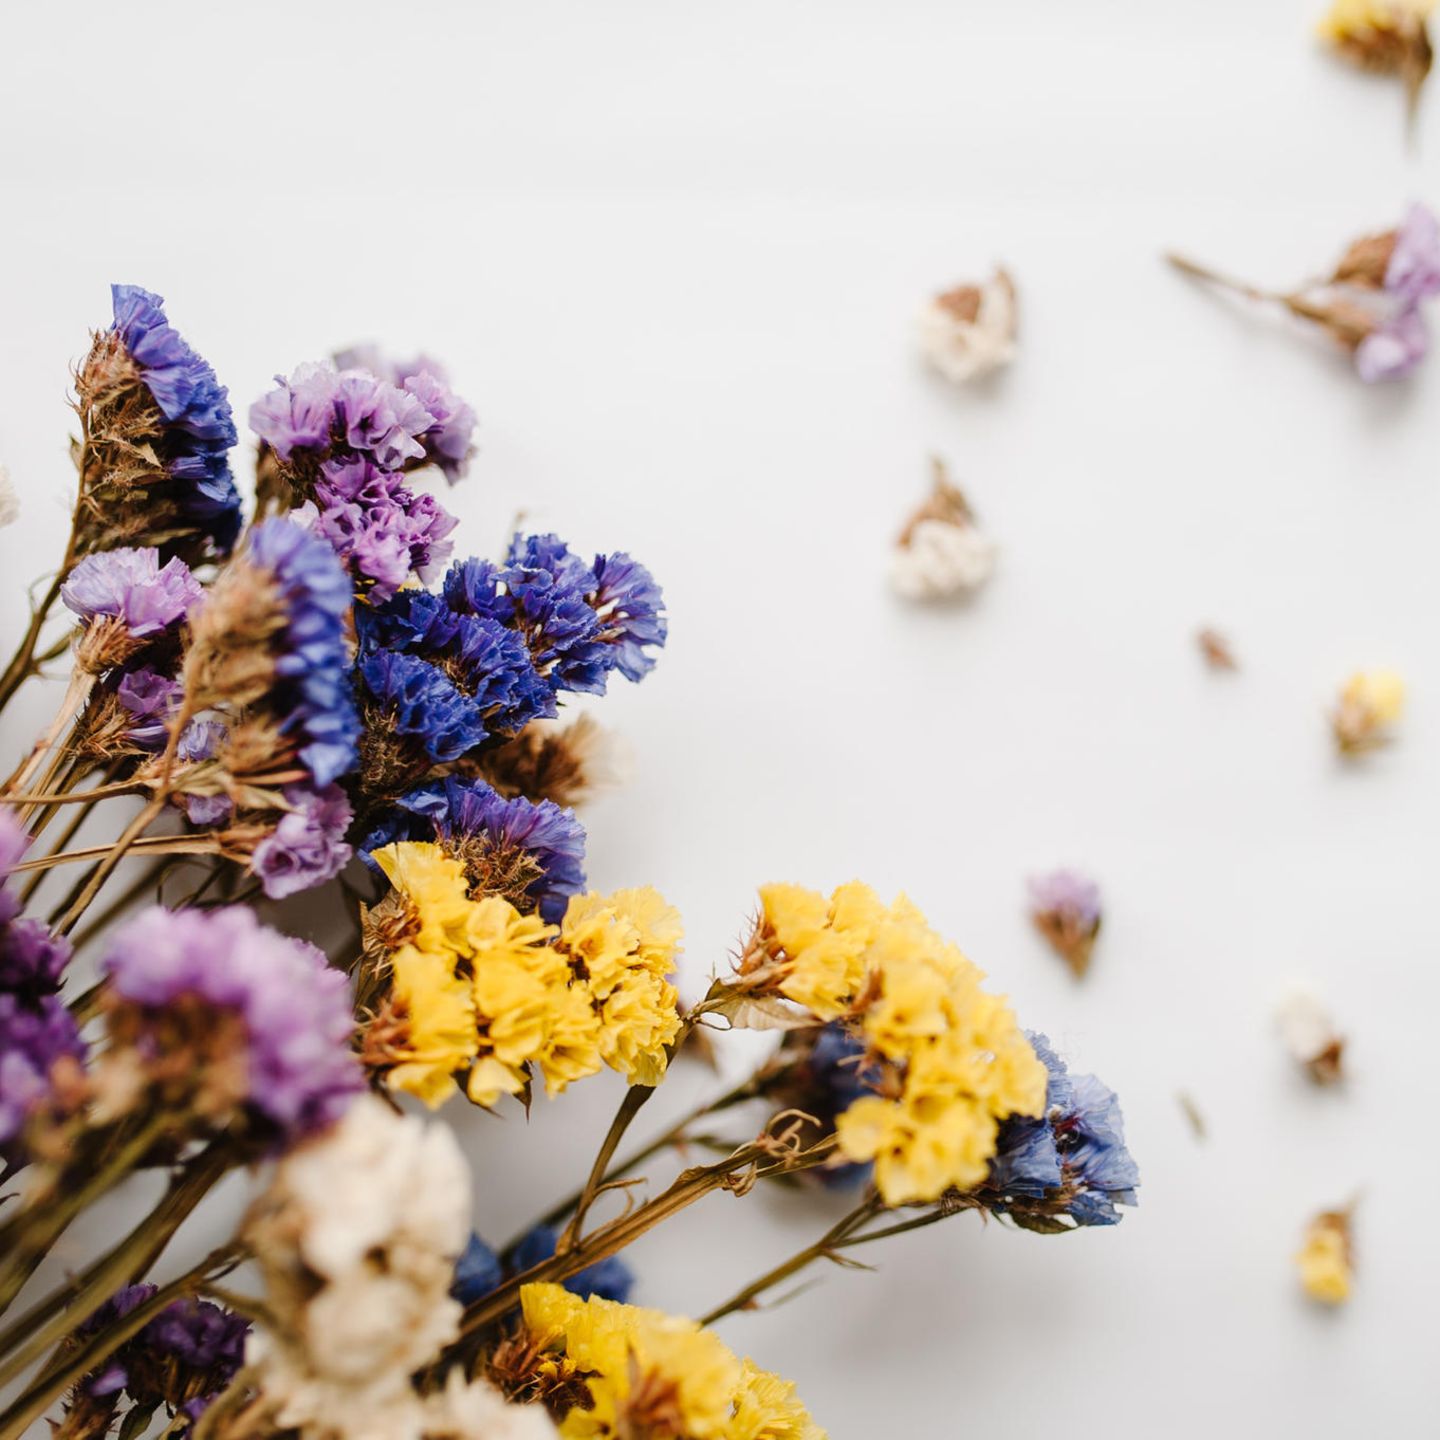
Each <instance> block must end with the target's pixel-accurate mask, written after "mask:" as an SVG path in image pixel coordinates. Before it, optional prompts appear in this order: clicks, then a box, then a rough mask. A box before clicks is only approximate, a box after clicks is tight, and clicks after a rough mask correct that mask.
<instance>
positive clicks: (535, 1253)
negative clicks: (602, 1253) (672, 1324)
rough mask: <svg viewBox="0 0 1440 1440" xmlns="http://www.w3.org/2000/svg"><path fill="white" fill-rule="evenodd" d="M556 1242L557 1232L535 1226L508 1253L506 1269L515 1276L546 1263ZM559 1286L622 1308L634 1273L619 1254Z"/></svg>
mask: <svg viewBox="0 0 1440 1440" xmlns="http://www.w3.org/2000/svg"><path fill="white" fill-rule="evenodd" d="M559 1243H560V1235H559V1232H558V1231H556V1230H554V1229H552V1228H551V1227H550V1226H549V1225H537V1226H535V1228H534V1229H533V1230H531V1231H530V1232H529V1233H528V1234H527V1235H525V1236H524V1238H523V1239H521V1240H520V1241H519V1243H518V1244H516V1246H515V1248H514V1249H513V1250H511V1251H510V1252H508V1253H507V1255H506V1256H505V1259H506V1261H507V1265H506V1268H507V1269H508V1270H509V1271H510V1273H511V1274H515V1275H518V1274H520V1273H521V1272H522V1271H525V1270H528V1269H530V1267H531V1266H532V1265H538V1264H540V1262H541V1261H542V1260H548V1259H549V1258H550V1257H551V1256H552V1255H553V1254H554V1253H555V1247H556V1246H557V1245H558V1244H559ZM561 1283H562V1284H563V1285H564V1286H565V1288H566V1289H567V1290H569V1291H570V1292H571V1293H572V1294H574V1295H579V1296H580V1297H581V1299H589V1297H590V1296H592V1295H596V1296H599V1298H600V1299H602V1300H615V1301H618V1302H619V1303H620V1304H622V1305H623V1304H624V1303H625V1301H627V1300H628V1299H629V1298H630V1292H631V1290H633V1289H634V1288H635V1272H634V1271H633V1270H632V1269H631V1268H630V1267H629V1266H628V1265H627V1264H626V1263H625V1262H624V1261H623V1260H622V1259H621V1258H620V1257H619V1256H618V1255H612V1256H610V1258H609V1259H608V1260H597V1261H596V1262H595V1264H593V1265H587V1266H586V1267H585V1268H584V1269H583V1270H577V1271H576V1272H575V1273H574V1274H573V1275H571V1276H570V1277H569V1278H568V1279H566V1280H564V1281H562V1282H561ZM492 1288H493V1287H492ZM481 1293H482V1294H483V1293H484V1292H483V1291H482V1292H481ZM477 1298H478V1297H477Z"/></svg>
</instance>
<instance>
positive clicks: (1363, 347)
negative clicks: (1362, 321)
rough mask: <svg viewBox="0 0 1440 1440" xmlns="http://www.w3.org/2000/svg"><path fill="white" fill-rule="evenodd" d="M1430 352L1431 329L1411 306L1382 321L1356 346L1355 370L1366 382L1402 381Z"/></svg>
mask: <svg viewBox="0 0 1440 1440" xmlns="http://www.w3.org/2000/svg"><path fill="white" fill-rule="evenodd" d="M1429 351H1430V330H1429V327H1428V326H1427V325H1426V324H1425V317H1424V316H1423V315H1422V314H1421V313H1420V311H1419V310H1418V309H1417V308H1416V307H1415V306H1413V305H1409V306H1406V307H1405V308H1404V309H1402V310H1400V311H1399V312H1398V313H1397V314H1396V315H1394V316H1392V317H1391V318H1390V319H1388V320H1385V321H1383V322H1382V323H1381V324H1380V325H1378V326H1377V327H1376V328H1375V329H1374V330H1372V331H1371V332H1370V334H1369V335H1367V336H1366V337H1365V338H1364V339H1363V340H1362V341H1361V342H1360V343H1359V345H1357V346H1356V347H1355V369H1356V371H1357V373H1358V374H1359V376H1360V378H1361V379H1362V380H1364V381H1366V382H1367V383H1369V384H1373V383H1375V382H1376V381H1378V380H1403V379H1404V378H1405V377H1406V376H1407V375H1409V374H1411V373H1412V372H1413V371H1414V370H1415V369H1416V368H1417V367H1418V366H1419V364H1420V362H1421V361H1422V360H1423V359H1424V358H1425V356H1426V355H1427V354H1428V353H1429Z"/></svg>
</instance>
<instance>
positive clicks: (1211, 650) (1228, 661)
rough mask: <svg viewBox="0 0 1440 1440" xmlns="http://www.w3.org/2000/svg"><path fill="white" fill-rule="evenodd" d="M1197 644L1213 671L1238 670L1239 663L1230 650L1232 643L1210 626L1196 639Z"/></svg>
mask: <svg viewBox="0 0 1440 1440" xmlns="http://www.w3.org/2000/svg"><path fill="white" fill-rule="evenodd" d="M1195 640H1196V643H1197V644H1198V645H1199V646H1200V654H1201V655H1202V656H1203V657H1204V659H1205V663H1206V664H1207V665H1208V666H1209V667H1210V668H1211V669H1212V670H1238V669H1239V668H1240V664H1239V662H1238V661H1237V660H1236V659H1235V652H1234V650H1232V649H1231V648H1230V641H1229V640H1228V639H1227V638H1226V637H1225V636H1224V635H1222V634H1221V633H1220V631H1218V630H1213V629H1211V628H1210V627H1209V626H1208V625H1207V626H1206V627H1205V629H1203V630H1201V631H1200V632H1199V634H1198V635H1196V637H1195Z"/></svg>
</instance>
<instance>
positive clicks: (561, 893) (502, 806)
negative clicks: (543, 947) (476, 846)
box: [357, 776, 585, 923]
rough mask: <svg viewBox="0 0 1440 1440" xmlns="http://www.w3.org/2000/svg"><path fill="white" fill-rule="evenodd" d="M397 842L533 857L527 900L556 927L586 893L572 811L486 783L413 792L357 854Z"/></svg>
mask: <svg viewBox="0 0 1440 1440" xmlns="http://www.w3.org/2000/svg"><path fill="white" fill-rule="evenodd" d="M396 840H439V841H440V842H441V843H442V844H446V843H447V842H448V844H449V845H450V846H451V847H452V848H454V849H456V850H459V851H462V852H463V851H464V850H465V849H466V848H467V847H468V846H470V845H471V844H473V843H474V842H476V841H479V842H481V843H483V844H484V845H486V846H488V847H490V848H492V849H494V850H499V851H503V852H505V853H520V852H523V853H525V854H527V855H529V856H530V857H531V858H532V859H533V861H534V863H535V865H536V866H537V867H538V870H539V874H538V875H537V876H536V878H535V879H534V880H533V881H532V882H531V884H530V885H529V886H528V887H527V890H526V898H527V899H528V900H529V901H530V903H532V904H533V905H534V906H535V908H536V909H537V910H538V911H539V913H540V915H541V916H542V917H543V918H544V919H546V920H549V921H551V922H552V923H553V922H556V921H558V920H559V919H560V918H561V916H563V915H564V913H565V907H566V905H567V904H568V903H569V901H570V897H571V896H572V895H578V894H580V892H581V891H582V890H583V889H584V888H585V830H584V827H583V826H582V825H581V824H580V822H579V821H578V820H577V819H576V818H575V814H574V812H573V811H571V810H562V809H561V808H560V806H558V805H556V804H555V803H554V801H551V800H540V801H534V800H526V799H525V798H524V797H522V796H516V797H515V798H514V799H511V800H506V799H504V798H503V797H502V796H501V795H499V794H498V793H497V792H496V791H495V790H494V789H492V788H491V787H490V786H489V785H487V784H486V783H485V782H484V781H483V780H458V779H456V778H454V777H453V776H452V777H449V778H447V779H445V780H439V781H435V782H433V783H431V784H428V785H422V786H420V787H419V788H417V789H415V790H411V791H410V792H409V793H408V794H406V795H402V796H401V797H400V799H399V800H398V801H396V802H395V805H394V808H393V809H392V810H391V811H390V812H389V813H388V814H387V815H386V816H384V817H383V818H382V819H381V820H380V822H379V823H378V824H377V825H375V826H374V827H373V828H372V829H371V830H370V832H369V833H368V834H367V835H366V836H365V838H364V839H363V840H361V841H360V842H359V844H358V847H357V848H358V849H360V850H361V851H362V852H366V853H368V852H370V851H372V850H378V849H380V848H381V847H382V846H385V845H389V844H391V843H392V842H394V841H396Z"/></svg>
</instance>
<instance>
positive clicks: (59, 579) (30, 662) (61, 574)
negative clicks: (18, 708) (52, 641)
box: [0, 538, 74, 710]
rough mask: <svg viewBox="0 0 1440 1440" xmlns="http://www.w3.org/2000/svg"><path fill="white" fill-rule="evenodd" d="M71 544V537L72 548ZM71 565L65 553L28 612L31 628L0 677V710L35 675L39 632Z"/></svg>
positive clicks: (26, 632)
mask: <svg viewBox="0 0 1440 1440" xmlns="http://www.w3.org/2000/svg"><path fill="white" fill-rule="evenodd" d="M73 544H74V541H73V538H72V541H71V545H72V546H73ZM69 569H70V563H69V554H68V551H67V555H66V563H65V564H64V565H62V566H61V567H60V569H59V570H58V571H56V573H55V578H54V580H52V581H51V582H50V588H49V589H48V590H47V591H46V592H45V595H44V598H43V599H42V600H41V601H40V603H39V604H38V605H37V606H35V608H34V609H33V610H32V611H31V612H30V626H29V628H28V629H27V630H26V631H25V634H24V635H23V636H22V637H21V640H20V644H19V647H18V648H17V649H16V651H15V654H14V655H13V656H12V657H11V660H10V663H9V665H7V666H6V667H5V674H4V675H3V676H0V710H3V709H4V708H5V707H6V705H8V704H9V703H10V701H11V699H12V697H13V696H14V694H15V692H16V691H17V690H18V689H19V688H20V687H21V686H22V685H23V684H24V683H25V682H26V681H27V680H28V679H29V678H30V677H31V676H32V675H33V674H34V673H35V648H36V646H37V645H39V643H40V632H41V631H42V630H43V629H44V628H45V621H46V620H47V619H48V618H49V616H50V611H51V609H52V608H53V607H54V605H55V602H56V601H57V600H58V599H59V598H60V587H61V585H63V584H64V583H65V576H66V575H67V574H68V573H69Z"/></svg>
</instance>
